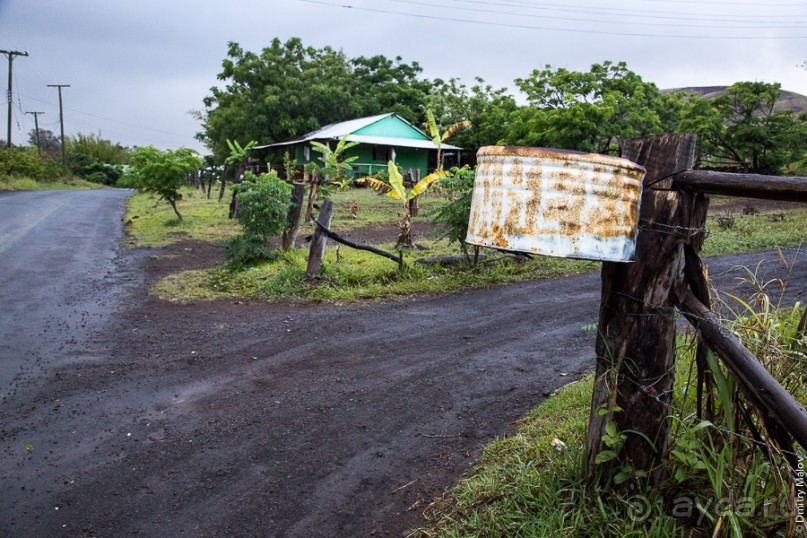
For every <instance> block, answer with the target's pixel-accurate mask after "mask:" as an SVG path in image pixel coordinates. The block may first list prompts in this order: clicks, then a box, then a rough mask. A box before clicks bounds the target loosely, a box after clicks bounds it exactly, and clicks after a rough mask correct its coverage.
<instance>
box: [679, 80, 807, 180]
mask: <svg viewBox="0 0 807 538" xmlns="http://www.w3.org/2000/svg"><path fill="white" fill-rule="evenodd" d="M780 89H781V85H780V84H779V83H773V84H768V83H765V82H738V83H736V84H734V85H732V86H730V87H729V88H728V90H726V93H724V94H723V95H721V96H719V97H715V98H713V99H709V100H705V99H700V98H698V97H694V96H693V97H691V98H690V99H689V101H688V102H687V106H686V109H685V110H684V112H683V114H682V118H681V122H680V124H679V126H678V130H679V131H682V132H695V133H698V134H699V135H700V136H701V140H702V144H703V149H704V153H705V159H704V161H705V164H706V165H707V166H715V167H728V168H732V169H736V170H739V171H743V172H753V173H761V174H775V173H779V172H781V171H782V170H783V168H784V167H785V166H786V165H787V164H788V163H790V162H792V161H794V160H798V159H799V158H800V157H801V155H802V154H803V153H804V151H806V150H807V125H805V120H807V115H802V116H801V117H797V116H796V115H795V113H794V112H793V111H792V110H777V108H776V103H777V101H778V100H779V97H780V94H781V92H780Z"/></svg>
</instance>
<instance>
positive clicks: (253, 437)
mask: <svg viewBox="0 0 807 538" xmlns="http://www.w3.org/2000/svg"><path fill="white" fill-rule="evenodd" d="M116 223H117V221H116V222H115V223H108V225H109V227H110V228H115V227H116V226H117V225H118V224H116ZM188 248H191V249H194V250H191V251H187V250H185V249H188ZM173 253H177V254H183V253H184V254H188V255H189V257H190V258H192V259H194V260H195V262H194V263H198V264H203V263H205V259H206V258H207V256H208V254H210V253H212V255H214V256H216V255H220V252H219V251H218V250H216V249H208V248H206V247H204V246H201V245H191V244H185V245H181V246H180V247H175V249H174V251H173ZM116 255H117V257H116V258H115V259H114V260H111V262H110V263H113V264H114V266H115V267H117V268H118V270H119V271H121V272H122V273H123V274H140V273H139V272H140V271H144V272H145V274H146V275H147V279H146V280H148V279H153V278H155V277H156V276H158V275H159V274H161V272H163V271H164V270H165V269H166V266H167V265H166V263H165V262H164V261H163V260H157V259H153V258H151V257H149V254H148V253H146V255H144V253H142V252H123V251H116ZM2 256H3V258H5V257H6V256H7V255H6V254H3V255H2ZM760 258H764V259H766V260H767V261H766V262H765V263H764V265H763V270H764V271H766V272H768V273H769V274H772V272H774V271H777V272H779V274H782V275H784V274H785V273H786V270H785V271H784V272H783V265H782V263H781V261H779V258H778V256H776V255H748V256H739V257H732V258H727V259H723V260H721V261H719V262H718V261H713V262H712V263H711V274H712V275H713V276H715V275H716V276H717V278H718V279H719V281H720V282H722V283H723V285H724V286H730V285H731V282H732V280H733V279H734V278H735V277H736V273H735V272H726V271H727V270H728V268H730V267H731V266H732V265H734V264H735V263H742V264H745V265H752V266H753V265H754V264H755V263H756V260H758V259H760ZM208 261H209V260H208ZM172 263H174V262H172ZM789 280H790V288H789V289H790V293H791V296H790V300H792V299H793V297H794V296H796V295H799V294H801V295H802V299H803V297H804V293H805V288H807V270H806V269H805V264H803V263H802V264H796V265H795V269H794V270H793V271H792V272H791V273H790V275H789ZM130 281H131V282H136V281H137V280H136V279H135V278H134V277H132V278H131V279H130ZM94 282H95V284H93V285H92V286H98V287H99V289H98V290H97V292H98V293H103V288H104V287H105V286H106V285H107V284H106V281H105V280H104V279H96V280H95V281H94ZM92 286H91V287H92ZM110 286H113V287H116V288H117V284H115V283H112V284H110ZM135 288H136V291H137V293H133V294H127V293H120V294H118V295H116V296H115V297H116V300H115V301H113V302H110V303H107V306H111V308H112V312H110V313H109V317H108V319H107V320H106V321H105V322H104V323H98V324H94V325H92V327H85V328H81V327H78V328H76V329H77V330H78V333H70V336H69V337H70V338H74V339H75V340H76V341H77V342H79V343H80V344H81V345H79V346H72V348H71V354H70V356H69V357H68V358H66V359H60V360H59V361H56V362H49V363H48V365H47V366H45V367H43V368H40V369H33V370H25V371H24V373H23V375H22V376H20V377H18V379H17V389H16V391H15V392H14V393H13V394H11V395H9V396H8V397H7V398H6V399H5V400H4V401H3V409H2V412H3V417H2V443H1V444H0V448H1V449H2V453H0V469H1V470H0V472H1V473H2V483H0V534H3V533H5V534H6V535H8V536H124V535H126V536H128V535H133V534H138V535H145V536H179V535H192V536H225V535H229V536H300V537H302V536H368V535H375V536H395V537H398V536H401V533H402V532H404V531H405V530H407V529H409V528H411V527H413V526H417V525H418V524H419V521H420V520H419V517H420V511H421V510H422V508H424V507H425V505H426V504H427V503H428V502H429V501H430V500H431V499H432V498H433V497H434V496H435V495H437V494H439V493H440V492H441V491H442V490H443V489H444V488H445V487H448V486H450V485H451V484H452V483H453V482H454V481H455V480H456V478H457V477H458V476H459V475H460V474H461V473H462V471H463V470H464V469H465V467H466V466H467V464H468V463H469V462H470V461H471V458H472V457H473V456H474V455H475V454H476V453H477V452H478V450H479V448H480V447H481V446H483V445H484V444H485V443H486V442H488V441H489V440H491V439H492V438H493V437H495V436H497V435H501V434H505V433H507V432H508V431H510V430H511V428H512V423H513V421H515V420H517V419H518V418H519V417H521V416H523V415H524V414H525V413H526V412H527V411H528V410H529V409H531V408H532V407H534V406H535V405H536V404H537V403H539V402H540V401H541V400H542V399H544V398H545V397H546V396H547V395H548V394H549V393H550V392H551V391H552V390H554V389H556V388H557V387H559V386H561V385H563V384H565V383H568V382H569V381H570V380H572V379H575V378H576V377H578V376H579V375H580V374H581V373H582V372H584V371H587V370H588V369H590V368H591V366H592V364H593V361H592V348H593V335H592V334H591V333H588V334H587V333H586V332H584V331H583V330H582V328H583V326H584V325H587V324H589V323H591V322H593V321H594V320H595V317H596V311H597V305H598V302H599V278H598V276H597V275H594V274H592V275H584V276H580V277H574V278H568V279H557V280H551V281H543V282H533V283H527V284H520V285H513V286H507V287H498V288H493V289H489V290H475V291H469V292H464V293H457V294H451V295H447V296H441V297H424V298H416V299H406V300H401V301H394V302H389V303H385V304H375V303H373V304H366V305H359V306H349V307H339V306H288V305H281V306H272V305H262V304H252V305H249V304H234V303H231V302H219V303H213V304H195V305H186V306H183V305H171V304H164V303H158V302H155V301H153V300H151V299H147V298H145V284H143V285H137V286H135ZM113 303H114V304H113ZM65 308H68V309H70V308H72V307H71V306H70V305H66V306H65ZM81 331H85V332H83V333H82V332H81ZM67 334H68V333H63V335H65V336H66V335H67ZM3 353H4V355H5V353H6V351H5V350H4V351H3ZM4 358H5V357H4Z"/></svg>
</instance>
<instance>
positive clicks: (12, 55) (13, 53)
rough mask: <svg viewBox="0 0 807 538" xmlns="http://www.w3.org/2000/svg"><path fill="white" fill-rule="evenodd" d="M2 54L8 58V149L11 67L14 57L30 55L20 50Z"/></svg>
mask: <svg viewBox="0 0 807 538" xmlns="http://www.w3.org/2000/svg"><path fill="white" fill-rule="evenodd" d="M0 53H3V54H5V55H6V56H7V57H8V134H7V136H6V143H7V144H8V147H11V113H12V108H11V104H12V103H13V99H12V98H11V97H12V95H11V87H12V86H11V73H12V69H11V65H12V64H13V63H14V56H28V53H27V52H21V51H19V50H0Z"/></svg>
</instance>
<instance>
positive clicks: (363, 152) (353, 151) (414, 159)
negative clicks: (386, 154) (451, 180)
mask: <svg viewBox="0 0 807 538" xmlns="http://www.w3.org/2000/svg"><path fill="white" fill-rule="evenodd" d="M374 149H375V146H372V145H369V144H359V145H358V146H355V147H352V148H350V149H348V150H347V152H345V155H346V157H358V159H356V161H354V162H353V168H354V176H357V177H362V176H366V175H370V174H375V173H376V172H378V171H380V170H386V169H387V160H386V159H375V158H374V157H375V151H374ZM429 152H430V150H427V149H418V148H395V164H397V165H398V169H399V170H400V171H401V172H402V173H403V171H404V170H407V169H409V168H412V169H413V171H415V170H420V175H421V177H423V176H425V175H426V174H427V173H428V172H427V169H428V163H429ZM432 153H434V152H432ZM310 155H311V159H312V160H316V161H317V162H318V163H319V164H322V163H321V161H320V160H319V156H320V154H319V153H317V152H316V151H314V150H310ZM294 159H295V162H296V163H297V164H299V165H303V164H305V163H306V162H308V161H306V160H305V152H304V147H303V145H299V146H296V147H295V148H294ZM432 160H434V158H432ZM415 173H417V172H415Z"/></svg>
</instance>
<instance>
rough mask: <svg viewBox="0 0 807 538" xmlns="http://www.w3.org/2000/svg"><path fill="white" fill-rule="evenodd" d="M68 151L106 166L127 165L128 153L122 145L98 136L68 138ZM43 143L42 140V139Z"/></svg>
mask: <svg viewBox="0 0 807 538" xmlns="http://www.w3.org/2000/svg"><path fill="white" fill-rule="evenodd" d="M65 142H66V143H67V151H68V152H70V153H80V154H82V155H86V156H87V157H90V158H92V159H93V160H95V161H98V162H100V163H104V164H126V161H127V160H128V158H129V155H128V151H127V150H126V148H124V147H123V146H122V145H121V144H120V143H115V142H112V141H111V140H107V139H105V138H101V136H100V135H96V134H92V133H90V134H88V135H85V134H82V133H78V134H76V135H75V136H69V137H67V140H66V141H65ZM40 143H41V139H40Z"/></svg>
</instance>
